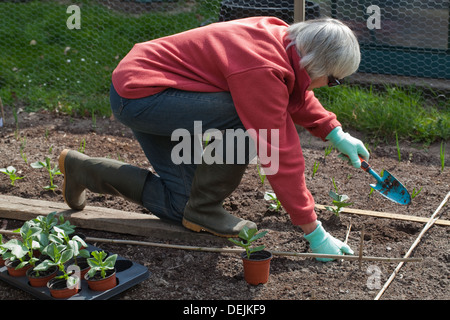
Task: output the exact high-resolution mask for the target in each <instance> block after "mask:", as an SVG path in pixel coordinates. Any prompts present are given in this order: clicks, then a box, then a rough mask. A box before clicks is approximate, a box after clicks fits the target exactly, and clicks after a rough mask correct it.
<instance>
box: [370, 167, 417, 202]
mask: <svg viewBox="0 0 450 320" xmlns="http://www.w3.org/2000/svg"><path fill="white" fill-rule="evenodd" d="M381 180H382V181H381V182H377V184H371V185H370V186H371V187H372V188H373V189H375V190H377V191H378V192H380V193H381V195H383V196H384V197H386V198H388V199H389V200H391V201H394V202H396V203H399V204H404V205H406V204H409V203H410V202H411V195H410V194H409V192H408V190H406V188H405V187H404V186H403V185H402V184H401V183H400V182H399V181H398V180H397V179H396V178H395V177H394V176H393V175H392V174H390V173H389V172H388V171H387V170H384V174H383V177H382V178H381Z"/></svg>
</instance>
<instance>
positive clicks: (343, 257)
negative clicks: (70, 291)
mask: <svg viewBox="0 0 450 320" xmlns="http://www.w3.org/2000/svg"><path fill="white" fill-rule="evenodd" d="M0 233H2V234H8V235H17V233H16V232H13V231H10V230H0ZM86 242H90V243H95V242H103V243H115V244H126V245H140V246H150V247H159V248H170V249H179V250H192V251H202V252H217V253H242V252H244V250H242V249H232V248H214V247H196V246H186V245H176V244H165V243H156V242H147V241H135V240H121V239H105V238H95V237H86ZM269 251H270V252H271V253H272V254H273V255H278V256H295V257H303V258H331V259H341V260H350V261H380V262H398V261H407V262H419V261H422V258H389V257H372V256H361V255H360V256H357V255H336V254H319V253H300V252H287V251H271V250H269Z"/></svg>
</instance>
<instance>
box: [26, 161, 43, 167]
mask: <svg viewBox="0 0 450 320" xmlns="http://www.w3.org/2000/svg"><path fill="white" fill-rule="evenodd" d="M30 166H31V167H32V168H34V169H41V168H45V164H44V163H43V162H42V161H36V162H33V163H32V164H30Z"/></svg>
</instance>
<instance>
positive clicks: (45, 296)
mask: <svg viewBox="0 0 450 320" xmlns="http://www.w3.org/2000/svg"><path fill="white" fill-rule="evenodd" d="M87 249H88V250H89V251H95V250H99V251H100V250H101V249H100V248H97V247H94V246H91V245H89V246H88V248H87ZM149 276H150V272H149V271H148V269H147V268H146V267H145V266H143V265H141V264H138V263H136V262H133V261H131V260H128V259H125V258H123V257H121V256H118V257H117V261H116V278H117V285H116V286H115V287H114V288H112V289H109V290H107V291H93V290H90V289H89V286H88V284H87V281H85V280H84V279H83V280H82V281H81V290H80V291H79V292H78V293H77V294H76V295H74V296H72V297H70V298H68V299H56V298H53V297H52V295H51V294H50V291H49V290H48V288H47V287H40V288H36V287H32V286H30V285H29V284H28V278H27V277H11V276H10V275H9V274H8V270H7V268H6V266H4V267H1V268H0V279H1V280H3V281H5V282H7V283H9V284H11V285H13V286H15V287H17V288H19V289H21V290H23V291H26V292H28V293H30V294H32V295H33V296H35V297H36V298H38V299H42V300H106V299H109V298H111V297H113V296H115V295H117V294H119V293H121V292H123V291H125V290H127V289H129V288H131V287H133V286H135V285H136V284H138V283H140V282H142V281H144V280H146V279H147V278H148V277H149Z"/></svg>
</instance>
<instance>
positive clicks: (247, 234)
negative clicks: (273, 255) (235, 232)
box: [228, 226, 267, 259]
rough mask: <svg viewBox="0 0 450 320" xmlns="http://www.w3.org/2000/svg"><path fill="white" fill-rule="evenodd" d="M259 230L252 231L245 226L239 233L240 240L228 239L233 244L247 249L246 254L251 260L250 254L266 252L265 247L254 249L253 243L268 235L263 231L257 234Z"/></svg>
mask: <svg viewBox="0 0 450 320" xmlns="http://www.w3.org/2000/svg"><path fill="white" fill-rule="evenodd" d="M257 231H258V230H257V229H250V228H249V227H247V226H245V227H243V228H242V229H241V231H240V232H239V238H241V239H240V240H237V239H234V238H228V240H230V241H231V242H233V243H234V244H235V245H237V246H240V247H242V248H244V249H245V253H246V254H247V258H249V259H250V254H252V253H253V252H257V251H261V250H264V248H265V245H262V246H257V247H252V246H251V245H252V242H254V241H256V240H258V239H260V238H262V237H263V236H265V235H266V233H267V231H262V232H260V233H257Z"/></svg>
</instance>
